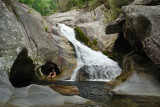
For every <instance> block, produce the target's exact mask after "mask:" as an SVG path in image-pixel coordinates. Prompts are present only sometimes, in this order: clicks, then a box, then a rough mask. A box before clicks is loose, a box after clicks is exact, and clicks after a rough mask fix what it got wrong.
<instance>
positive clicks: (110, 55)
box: [102, 51, 114, 59]
mask: <svg viewBox="0 0 160 107" xmlns="http://www.w3.org/2000/svg"><path fill="white" fill-rule="evenodd" d="M102 53H103V54H104V55H106V56H108V57H109V58H111V59H114V56H113V54H112V53H110V52H108V51H102Z"/></svg>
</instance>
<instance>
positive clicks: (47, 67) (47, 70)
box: [41, 61, 61, 76]
mask: <svg viewBox="0 0 160 107" xmlns="http://www.w3.org/2000/svg"><path fill="white" fill-rule="evenodd" d="M53 70H54V71H55V72H56V74H57V75H59V74H60V73H61V71H60V70H59V68H58V65H57V64H55V63H53V62H52V61H48V62H46V63H45V64H44V65H43V66H42V67H41V71H42V73H43V74H44V75H46V76H48V75H49V74H50V72H52V71H53Z"/></svg>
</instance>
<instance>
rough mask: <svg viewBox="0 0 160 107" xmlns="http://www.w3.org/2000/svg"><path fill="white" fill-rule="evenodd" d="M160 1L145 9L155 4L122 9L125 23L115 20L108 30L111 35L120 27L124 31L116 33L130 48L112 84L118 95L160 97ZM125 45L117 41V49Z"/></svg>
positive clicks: (147, 1) (145, 1)
mask: <svg viewBox="0 0 160 107" xmlns="http://www.w3.org/2000/svg"><path fill="white" fill-rule="evenodd" d="M157 2H159V1H157ZM157 2H154V3H155V5H157V6H144V5H153V1H152V0H135V1H134V2H133V3H132V4H130V5H128V6H124V7H123V8H122V12H123V14H124V17H125V23H124V24H122V25H121V21H120V22H117V21H115V22H114V23H113V24H110V25H109V26H107V27H106V32H107V33H109V34H110V33H112V32H110V31H111V30H112V29H113V28H114V26H115V28H117V25H121V26H122V27H121V28H122V31H119V30H114V33H118V32H120V36H123V38H125V39H126V40H127V41H128V45H130V46H131V49H130V51H128V52H127V53H125V54H123V56H122V58H123V59H122V60H121V63H122V69H123V70H122V74H121V75H120V76H119V77H117V78H116V79H115V80H114V81H112V82H110V83H109V84H111V88H113V87H116V88H114V89H113V90H112V92H113V93H115V94H125V95H149V96H160V94H158V93H160V92H159V88H160V84H159V83H160V81H159V77H160V73H159V70H160V66H159V65H160V59H159V56H160V54H159V53H160V48H159V46H160V44H159V43H160V27H159V25H160V23H159V22H160V18H159V16H160V12H159V11H160V6H159V5H158V4H157ZM135 3H137V5H135ZM133 4H134V5H133ZM116 22H117V24H115V23H116ZM111 28H112V29H111ZM120 36H119V37H120ZM119 37H118V38H119ZM122 42H123V41H119V42H117V43H118V44H117V43H116V42H115V46H114V47H115V48H116V47H117V46H119V45H120V46H121V44H122ZM126 47H127V45H126V46H125V45H124V47H123V48H126ZM118 51H119V50H118ZM119 52H120V51H119ZM112 85H113V87H112Z"/></svg>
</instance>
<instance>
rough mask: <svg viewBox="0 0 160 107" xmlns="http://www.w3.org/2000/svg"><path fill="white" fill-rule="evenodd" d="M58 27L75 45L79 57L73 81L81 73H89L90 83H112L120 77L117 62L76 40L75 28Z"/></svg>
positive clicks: (61, 25) (59, 25)
mask: <svg viewBox="0 0 160 107" xmlns="http://www.w3.org/2000/svg"><path fill="white" fill-rule="evenodd" d="M58 27H59V29H60V31H61V32H62V33H63V34H64V36H65V37H66V38H67V39H68V40H69V41H70V42H71V43H72V44H73V45H74V47H75V51H76V55H77V67H76V68H75V70H74V71H73V73H72V76H71V80H73V81H75V80H76V77H77V75H78V74H79V72H83V71H85V72H86V73H88V76H89V78H88V80H89V81H110V80H112V79H113V78H116V77H117V76H118V75H120V73H121V68H120V67H119V66H118V64H117V62H115V61H113V60H111V59H110V58H108V57H107V56H105V55H103V54H102V53H101V52H98V51H94V50H92V49H90V48H89V47H87V46H85V45H84V44H83V43H81V42H79V41H78V40H76V37H75V32H74V29H73V28H70V27H68V26H66V25H64V24H58ZM81 69H83V70H81Z"/></svg>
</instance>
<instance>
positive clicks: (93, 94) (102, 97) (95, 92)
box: [50, 81, 160, 107]
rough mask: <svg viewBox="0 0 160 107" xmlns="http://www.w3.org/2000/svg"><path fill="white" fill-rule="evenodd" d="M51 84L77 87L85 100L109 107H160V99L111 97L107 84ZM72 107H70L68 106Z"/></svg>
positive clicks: (93, 82) (149, 97)
mask: <svg viewBox="0 0 160 107" xmlns="http://www.w3.org/2000/svg"><path fill="white" fill-rule="evenodd" d="M50 84H56V85H63V86H76V87H77V88H78V89H79V91H80V95H79V96H81V97H83V98H87V99H90V100H92V101H95V102H97V103H103V104H105V105H106V106H107V107H160V97H151V96H126V95H110V94H109V92H108V90H107V88H108V86H107V85H106V82H100V81H81V82H80V81H54V82H53V83H50ZM75 106H76V107H103V106H100V105H74V106H73V107H75ZM67 107H70V106H67ZM71 107H72V106H71Z"/></svg>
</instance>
